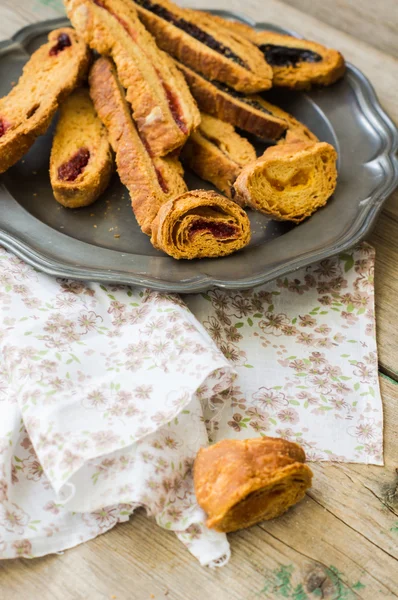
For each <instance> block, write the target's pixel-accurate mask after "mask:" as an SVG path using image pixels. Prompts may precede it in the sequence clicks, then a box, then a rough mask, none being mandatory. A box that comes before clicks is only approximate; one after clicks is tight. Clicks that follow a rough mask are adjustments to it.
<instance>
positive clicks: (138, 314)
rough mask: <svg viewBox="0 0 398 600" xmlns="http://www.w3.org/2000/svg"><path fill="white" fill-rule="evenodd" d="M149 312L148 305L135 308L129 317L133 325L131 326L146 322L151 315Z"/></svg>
mask: <svg viewBox="0 0 398 600" xmlns="http://www.w3.org/2000/svg"><path fill="white" fill-rule="evenodd" d="M149 312H150V307H149V306H146V305H144V306H139V307H138V308H134V309H133V310H132V311H131V313H130V314H129V315H128V320H129V323H131V325H135V324H136V323H142V322H143V321H144V320H145V317H146V316H147V315H148V314H149Z"/></svg>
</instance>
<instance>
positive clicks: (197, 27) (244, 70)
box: [135, 0, 272, 93]
mask: <svg viewBox="0 0 398 600" xmlns="http://www.w3.org/2000/svg"><path fill="white" fill-rule="evenodd" d="M135 4H136V6H137V10H138V13H139V15H140V18H141V19H142V21H143V23H144V25H145V26H146V27H147V29H149V31H150V32H151V33H152V34H153V35H154V37H155V38H156V41H157V43H158V45H159V46H160V47H161V48H162V49H163V50H165V51H166V52H168V53H169V54H171V56H174V57H175V58H176V59H177V60H179V61H180V62H182V63H184V64H186V65H187V66H188V67H191V68H193V69H194V70H196V71H198V72H200V73H202V74H203V75H205V77H207V78H208V79H210V80H217V81H220V82H223V83H226V84H227V85H229V86H230V87H232V88H234V89H236V90H238V91H242V92H245V93H253V92H258V91H260V90H266V89H269V88H270V87H271V85H272V69H271V67H270V66H269V65H268V64H267V63H266V61H265V60H264V57H263V55H262V53H261V52H260V50H258V48H256V47H255V46H254V45H253V44H251V42H249V41H248V40H247V39H245V38H243V37H241V36H239V35H236V34H232V35H231V33H230V32H229V30H228V29H226V28H225V27H224V26H223V25H220V24H218V23H215V22H214V21H213V20H212V19H211V18H210V17H209V15H206V14H205V13H198V12H196V11H192V10H189V9H183V8H180V7H179V6H177V5H176V4H174V3H173V2H170V1H169V0H135Z"/></svg>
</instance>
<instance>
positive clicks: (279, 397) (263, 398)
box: [252, 387, 289, 411]
mask: <svg viewBox="0 0 398 600" xmlns="http://www.w3.org/2000/svg"><path fill="white" fill-rule="evenodd" d="M252 397H253V400H255V401H256V403H258V404H259V405H260V406H261V407H262V408H264V409H265V410H266V409H270V410H273V411H276V410H279V409H280V408H282V407H284V406H287V405H288V404H289V403H288V400H287V398H286V396H285V394H283V393H282V392H277V391H276V390H273V389H272V388H266V387H261V388H259V389H258V390H257V392H255V393H254V394H253V396H252Z"/></svg>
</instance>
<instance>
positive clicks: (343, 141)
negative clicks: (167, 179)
mask: <svg viewBox="0 0 398 600" xmlns="http://www.w3.org/2000/svg"><path fill="white" fill-rule="evenodd" d="M214 12H215V13H218V14H223V16H227V17H228V16H229V17H234V18H239V19H240V20H243V21H246V22H248V23H249V24H251V25H255V26H256V27H257V28H258V29H263V28H267V29H273V30H275V31H282V30H281V29H280V28H278V27H274V26H272V25H270V24H257V25H256V24H255V23H253V22H251V21H250V20H249V19H245V17H242V16H240V15H232V14H231V13H225V12H222V11H214ZM67 24H68V21H67V20H66V19H57V20H53V21H46V22H44V23H39V24H35V25H32V26H29V27H27V28H25V29H23V30H22V31H21V32H19V33H18V34H17V35H16V36H15V37H14V38H13V40H11V41H8V42H4V43H2V44H1V45H0V97H1V96H3V95H5V94H7V93H8V91H9V90H10V88H11V85H12V82H13V81H17V80H18V77H19V75H20V73H21V69H22V66H23V64H24V63H25V62H26V60H27V59H28V57H29V54H31V53H32V52H33V51H34V50H35V49H36V48H37V47H38V46H39V45H40V44H42V43H43V42H44V41H45V39H46V36H47V34H48V32H49V31H50V30H52V29H55V28H57V27H62V26H65V25H67ZM289 33H290V32H289ZM267 98H269V99H270V100H271V102H274V103H275V104H279V105H280V106H281V107H282V108H284V109H286V110H287V111H289V112H291V113H292V114H293V115H294V116H296V117H297V118H298V119H299V120H300V121H303V122H304V123H305V124H306V125H308V126H309V127H310V128H311V129H312V131H314V133H315V134H316V135H317V136H318V137H319V138H320V139H321V140H324V141H327V142H330V143H331V144H333V145H334V146H335V148H336V149H337V151H338V153H339V165H338V167H339V180H338V185H337V189H336V193H335V194H334V196H333V198H332V199H331V200H330V201H329V202H328V204H327V206H326V207H325V208H322V209H321V210H319V211H318V212H317V213H316V214H315V215H314V216H313V217H311V218H310V219H308V220H307V221H306V222H305V223H302V224H301V225H299V226H292V225H291V224H288V223H277V222H273V221H269V220H268V219H267V218H266V217H265V216H263V215H260V214H259V213H255V212H252V211H249V216H250V220H251V223H252V230H253V236H252V241H251V243H250V246H249V247H247V248H246V249H244V250H242V251H241V252H238V253H237V254H233V255H231V256H229V257H225V258H220V259H202V260H196V261H176V260H174V259H172V258H169V257H168V256H166V255H164V254H163V253H161V252H158V251H157V250H155V249H154V248H153V247H152V246H151V244H150V242H149V239H148V238H147V237H146V236H145V235H144V234H142V233H141V231H140V229H139V227H138V225H137V223H136V221H135V218H134V216H133V214H132V211H131V207H130V202H129V196H128V193H127V190H126V189H125V188H124V187H123V186H122V185H121V183H120V182H119V180H118V178H117V176H116V175H115V177H114V179H113V181H112V183H111V186H110V187H109V188H108V190H107V191H106V192H105V194H104V195H103V196H102V198H100V199H99V200H98V201H97V202H96V203H95V204H94V205H92V206H91V207H88V208H84V209H79V210H68V209H64V208H63V207H61V206H60V205H58V203H57V202H56V201H55V200H54V198H53V194H52V191H51V186H50V181H49V176H48V168H49V155H50V148H51V138H52V129H53V128H51V130H50V131H49V132H48V133H47V134H46V135H45V136H43V137H41V138H39V139H38V140H37V142H36V143H35V144H34V146H33V147H32V149H31V150H30V152H29V153H28V154H27V155H26V156H25V157H24V159H23V160H22V161H20V162H19V163H18V164H17V165H15V166H14V167H13V168H12V169H10V170H9V171H8V172H7V173H5V174H4V175H3V176H2V177H1V179H0V243H1V244H3V245H4V246H5V247H7V248H9V249H10V250H11V251H12V252H14V253H15V254H17V255H18V256H20V257H21V258H23V259H24V260H26V261H27V262H29V263H30V264H32V265H33V266H34V267H36V268H38V269H39V270H41V271H44V272H46V273H49V274H51V275H56V276H61V277H70V278H75V279H88V280H97V281H102V282H108V283H109V282H114V283H126V284H136V285H141V286H148V287H150V288H153V289H158V290H167V291H176V292H197V291H201V290H205V289H207V288H209V287H211V286H213V285H215V286H219V287H225V288H235V289H239V288H240V289H242V288H248V287H252V286H254V285H257V284H260V283H264V282H266V281H269V280H271V279H273V278H275V277H279V276H282V275H284V274H286V273H288V272H290V271H293V270H295V269H297V268H300V267H303V266H306V265H308V264H310V263H311V262H313V261H315V260H319V259H322V258H325V257H327V256H330V255H333V254H336V253H338V252H341V251H343V250H345V249H347V248H349V247H351V246H353V245H354V244H356V243H357V242H358V241H360V240H361V239H362V238H363V237H364V236H365V235H366V234H367V233H368V232H369V230H370V228H371V226H372V225H373V224H374V221H375V218H376V216H377V213H378V212H379V211H380V209H381V206H382V204H383V202H384V200H385V199H386V198H387V197H388V196H389V195H390V194H391V192H392V191H393V190H394V188H395V187H396V186H397V184H398V160H397V158H396V156H395V152H396V150H397V147H398V133H397V130H396V128H395V126H394V124H393V123H392V122H391V120H390V119H389V118H388V116H387V115H386V114H385V113H384V111H383V110H382V108H381V107H380V105H379V103H378V100H377V98H376V96H375V93H374V90H373V88H372V86H371V85H370V83H369V82H368V80H367V79H366V78H365V77H364V75H363V74H362V73H361V72H360V71H358V69H356V68H355V67H353V66H351V65H349V67H348V71H347V74H346V76H345V77H344V79H343V80H342V81H340V82H338V83H336V84H335V85H333V86H331V87H329V88H326V89H316V90H313V91H311V92H309V93H302V92H290V91H281V90H272V91H271V92H270V93H268V94H267ZM187 180H188V184H189V185H190V187H193V188H198V187H200V188H203V187H205V188H208V189H211V186H209V185H207V184H204V182H202V181H201V180H199V179H198V178H196V177H195V176H193V175H189V174H188V175H187ZM115 234H116V235H120V237H119V238H115V237H114V236H115Z"/></svg>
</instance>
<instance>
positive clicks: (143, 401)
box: [0, 245, 382, 565]
mask: <svg viewBox="0 0 398 600" xmlns="http://www.w3.org/2000/svg"><path fill="white" fill-rule="evenodd" d="M373 263H374V251H373V249H372V248H371V247H370V246H368V245H363V246H362V247H361V248H359V249H356V250H355V251H353V252H352V253H350V254H346V255H343V256H342V257H340V258H339V259H337V258H336V259H332V260H325V261H323V262H321V263H319V264H317V265H314V266H312V267H309V268H308V269H306V270H303V271H300V272H296V273H295V274H294V275H292V276H289V277H287V278H285V279H283V280H278V281H275V282H273V283H270V284H267V285H264V286H262V287H260V288H256V289H254V290H251V291H246V292H242V293H237V292H227V291H220V290H210V291H208V293H207V294H198V295H193V296H189V297H186V298H184V302H183V301H182V300H181V298H178V297H177V296H173V295H165V294H163V295H161V294H158V293H151V292H143V291H140V290H138V289H135V288H129V287H120V286H119V287H118V286H116V287H115V286H107V287H105V286H100V285H99V284H96V283H91V284H83V283H80V282H71V281H65V280H55V279H53V278H51V277H48V276H46V275H44V274H41V273H38V272H36V271H35V270H34V269H32V268H31V267H29V266H28V265H26V264H24V263H23V262H22V261H20V260H19V259H17V258H16V257H14V256H13V255H11V254H9V253H8V252H7V251H6V250H4V249H2V248H0V324H1V325H0V327H1V329H0V350H1V362H0V558H13V557H15V556H27V557H33V556H42V555H44V554H48V553H53V552H57V551H61V550H64V549H66V548H70V547H72V546H75V545H77V544H79V543H81V542H84V541H87V540H89V539H91V538H93V537H96V536H97V535H99V534H100V533H103V532H105V531H107V530H108V529H110V528H111V527H113V526H114V525H115V524H116V523H117V522H120V521H124V520H127V519H128V518H129V516H130V515H131V514H132V512H133V511H134V509H135V508H137V507H138V506H144V507H145V508H146V509H147V511H148V513H149V514H151V515H153V516H154V517H155V519H156V521H157V523H158V524H159V525H160V526H162V527H165V528H166V529H170V530H172V531H174V532H175V533H176V535H177V536H178V538H179V539H180V540H181V541H182V542H183V543H184V544H185V545H186V546H187V547H188V548H189V550H190V551H191V552H192V553H193V555H194V556H196V557H197V558H198V559H199V561H200V562H201V564H203V565H206V564H223V563H225V562H226V560H227V559H228V557H229V545H228V542H227V539H226V536H225V535H224V534H220V533H216V532H213V531H209V530H208V529H207V528H206V526H205V524H204V522H205V515H204V514H203V512H202V510H201V509H200V508H199V507H198V505H197V504H196V500H195V495H194V492H193V484H192V474H191V467H192V463H193V460H194V457H195V455H196V453H197V451H198V449H199V448H200V447H201V446H203V445H206V444H208V443H209V439H210V441H217V440H219V439H222V438H224V437H232V438H238V439H241V438H246V437H250V436H258V435H278V436H283V437H285V438H287V439H291V440H295V441H298V442H300V443H301V444H302V445H303V446H304V448H305V449H306V452H307V456H308V457H309V459H312V460H337V461H351V462H367V463H372V464H382V406H381V400H380V393H379V387H378V380H377V354H376V342H375V335H374V305H373V301H374V298H373ZM187 307H189V309H190V310H189V309H188V308H187ZM194 315H195V316H194ZM206 330H207V331H206Z"/></svg>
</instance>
